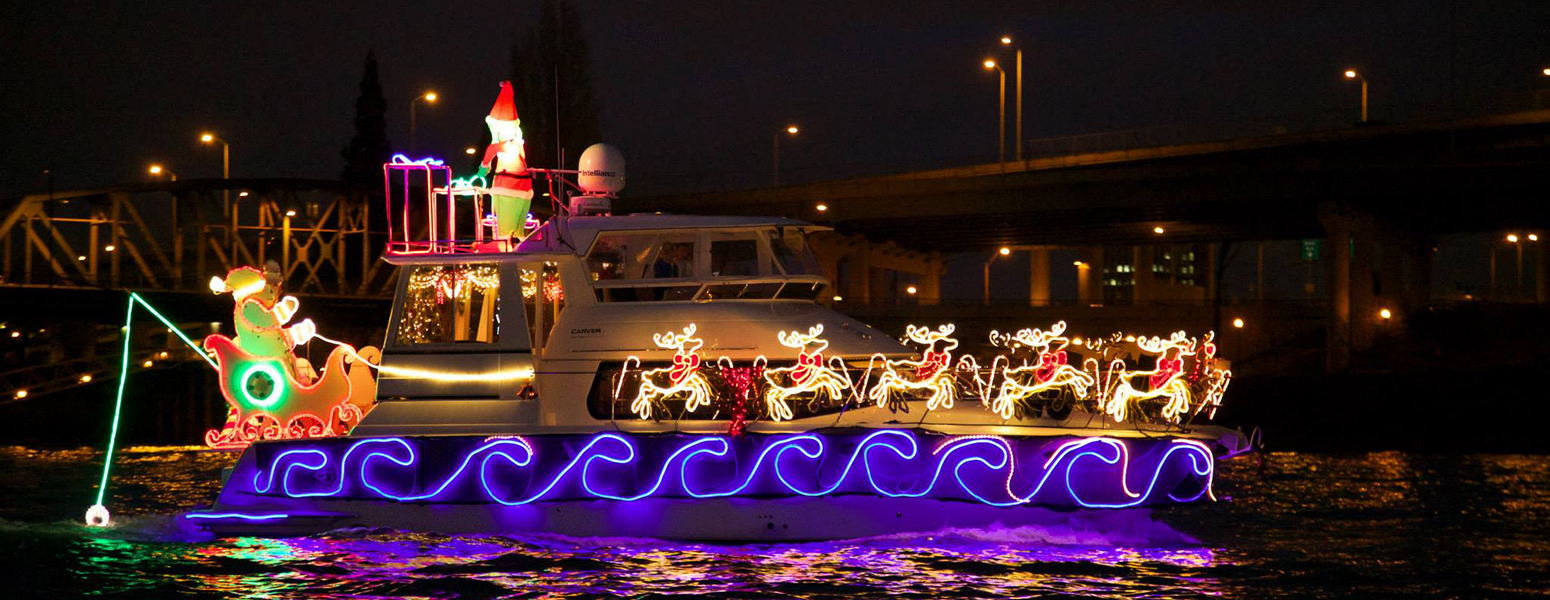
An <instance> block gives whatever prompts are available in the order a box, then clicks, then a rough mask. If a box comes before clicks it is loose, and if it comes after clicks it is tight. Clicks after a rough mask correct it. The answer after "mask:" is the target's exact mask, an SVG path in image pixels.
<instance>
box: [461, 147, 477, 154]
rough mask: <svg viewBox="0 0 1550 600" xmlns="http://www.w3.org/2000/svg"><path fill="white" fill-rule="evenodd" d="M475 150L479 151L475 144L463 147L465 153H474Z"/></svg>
mask: <svg viewBox="0 0 1550 600" xmlns="http://www.w3.org/2000/svg"><path fill="white" fill-rule="evenodd" d="M475 152H478V150H475V149H474V147H473V146H469V147H467V148H464V149H463V154H473V153H475Z"/></svg>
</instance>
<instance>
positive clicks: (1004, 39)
mask: <svg viewBox="0 0 1550 600" xmlns="http://www.w3.org/2000/svg"><path fill="white" fill-rule="evenodd" d="M1001 45H1002V46H1011V45H1012V36H1009V35H1003V36H1001ZM1015 50H1016V51H1017V65H1016V68H1017V111H1016V112H1017V127H1016V130H1017V135H1015V136H1013V137H1012V139H1013V140H1015V142H1016V144H1017V145H1016V146H1014V147H1013V152H1015V153H1016V154H1015V156H1016V157H1017V160H1019V161H1021V160H1022V159H1023V49H1022V47H1021V46H1018V47H1016V48H1015Z"/></svg>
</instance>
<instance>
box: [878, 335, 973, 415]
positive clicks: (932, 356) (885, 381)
mask: <svg viewBox="0 0 1550 600" xmlns="http://www.w3.org/2000/svg"><path fill="white" fill-rule="evenodd" d="M953 329H954V326H953V325H942V326H940V327H938V328H937V329H936V330H935V331H932V330H931V328H929V327H916V326H914V325H909V326H908V327H907V328H906V329H905V339H907V340H909V341H911V342H915V343H917V344H922V345H924V346H925V347H926V348H925V350H924V351H922V353H921V357H920V360H909V359H904V360H888V359H887V358H884V357H883V355H881V354H874V355H872V360H871V361H870V362H869V363H868V365H867V371H868V372H871V371H872V369H873V366H874V365H877V366H878V367H877V368H879V369H881V371H882V375H881V376H880V377H878V380H877V383H876V384H874V385H873V386H872V387H871V389H869V390H867V398H868V399H870V400H871V401H873V402H876V403H877V405H878V406H880V407H882V406H887V405H888V399H889V398H890V397H891V396H892V395H893V394H895V393H899V394H909V395H914V394H916V393H923V392H925V391H930V392H931V397H930V398H928V399H927V400H926V410H936V409H937V408H952V407H953V401H954V400H955V399H956V398H957V391H956V389H955V385H954V383H955V382H954V377H953V371H952V369H950V368H949V365H951V364H952V360H953V350H955V349H957V348H958V340H956V339H953V338H952V337H949V336H951V335H952V334H953Z"/></svg>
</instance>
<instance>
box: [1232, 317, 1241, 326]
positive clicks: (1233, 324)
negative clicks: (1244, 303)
mask: <svg viewBox="0 0 1550 600" xmlns="http://www.w3.org/2000/svg"><path fill="white" fill-rule="evenodd" d="M1232 326H1233V328H1234V329H1243V318H1242V317H1239V318H1236V319H1233V320H1232Z"/></svg>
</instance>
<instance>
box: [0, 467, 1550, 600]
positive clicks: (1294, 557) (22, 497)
mask: <svg viewBox="0 0 1550 600" xmlns="http://www.w3.org/2000/svg"><path fill="white" fill-rule="evenodd" d="M231 458H232V457H231V455H226V454H214V453H208V452H200V451H193V450H189V449H168V450H153V449H139V451H138V452H131V453H126V458H125V461H124V463H123V464H122V465H120V468H121V471H120V474H121V475H122V479H121V480H117V479H116V480H115V484H114V485H115V491H114V496H115V498H118V500H117V502H118V503H119V504H120V505H121V506H124V507H125V508H123V509H118V510H117V511H116V512H122V513H123V514H125V516H123V517H122V518H121V519H120V522H121V525H120V526H119V527H116V528H113V529H109V530H89V529H86V528H84V527H82V526H80V525H78V524H75V523H73V522H69V521H67V520H73V519H78V515H77V514H76V513H78V510H76V508H77V507H74V506H69V505H70V504H71V503H72V502H78V500H77V496H82V495H84V494H85V492H88V491H90V490H89V488H90V485H91V481H90V480H91V479H92V471H93V469H95V468H96V466H97V465H98V464H99V463H97V462H96V461H97V460H100V455H98V454H96V453H93V452H90V451H58V452H39V451H31V450H26V449H0V465H3V466H6V467H9V468H12V469H14V470H15V471H14V472H15V475H14V476H13V477H12V478H11V479H13V480H15V481H13V483H11V484H9V485H11V486H13V489H14V490H16V491H17V493H16V494H12V493H11V491H12V490H7V493H6V495H3V496H0V498H4V500H0V502H3V506H0V511H3V512H0V514H3V515H4V517H3V519H0V577H4V578H5V579H6V580H8V581H29V582H35V583H34V584H33V585H34V588H35V589H34V590H33V591H34V593H38V594H42V595H51V596H56V597H64V596H75V595H79V594H81V593H83V592H88V591H89V592H94V593H100V594H106V595H122V596H126V597H191V598H226V597H233V596H242V597H257V598H270V597H272V598H282V597H285V598H289V597H303V596H305V597H316V596H324V597H335V598H386V597H506V596H510V597H640V596H655V595H675V596H690V597H694V596H713V597H750V596H756V597H771V596H774V597H795V598H842V597H844V598H851V597H881V596H888V597H893V598H941V597H997V598H1004V597H1029V596H1041V595H1053V594H1061V595H1082V596H1089V597H1098V598H1133V597H1145V598H1196V597H1208V596H1219V597H1256V598H1265V597H1351V596H1373V597H1394V596H1433V595H1443V596H1457V597H1500V596H1507V595H1514V594H1530V593H1540V592H1542V591H1543V590H1545V589H1547V587H1550V576H1547V575H1546V573H1550V543H1547V542H1546V540H1547V539H1550V459H1547V458H1545V457H1525V456H1425V455H1410V454H1401V453H1375V454H1350V455H1314V454H1275V455H1273V456H1271V457H1270V461H1269V462H1268V464H1267V465H1266V466H1265V468H1264V473H1263V474H1260V473H1259V472H1258V469H1257V468H1256V465H1255V463H1254V462H1252V461H1229V462H1227V463H1224V464H1223V465H1222V467H1223V470H1222V472H1221V476H1220V478H1219V481H1220V482H1221V485H1222V488H1221V489H1220V490H1219V492H1220V494H1219V495H1221V496H1222V497H1224V498H1225V497H1229V496H1230V497H1232V498H1233V500H1232V501H1223V502H1219V503H1215V504H1200V505H1190V506H1184V507H1179V508H1178V509H1173V510H1167V511H1161V512H1157V513H1148V512H1144V511H1108V512H1099V513H1074V514H1072V515H1071V517H1070V518H1069V519H1068V520H1066V521H1064V522H1059V523H1052V524H1049V525H1047V526H1044V527H1039V528H1017V529H989V530H964V531H951V530H950V531H941V532H937V533H935V534H932V535H927V536H919V535H912V536H890V537H884V538H875V539H866V540H851V541H845V542H831V543H812V544H778V545H771V544H756V545H710V544H688V543H669V542H662V541H654V540H635V539H596V538H593V539H569V538H562V537H554V536H544V535H499V536H494V535H492V536H470V535H436V534H413V533H403V532H394V531H381V530H345V531H336V532H332V533H329V534H324V535H318V536H311V537H304V538H291V539H260V538H237V539H227V540H213V539H208V537H193V536H191V534H190V533H189V532H188V531H187V530H184V529H181V528H179V527H177V526H175V521H174V520H173V519H171V518H170V517H169V516H168V515H170V514H171V513H173V512H175V511H176V510H178V509H179V508H180V507H186V506H188V505H190V504H193V503H197V502H202V501H208V499H209V498H210V497H213V495H214V493H215V491H216V484H215V483H213V482H214V481H216V480H218V474H219V471H220V468H221V467H223V466H224V465H225V464H228V463H229V461H230V460H231ZM49 479H52V481H51V482H50V483H52V484H57V485H48V484H44V483H42V482H43V481H46V480H49ZM28 480H36V481H34V482H29V481H28ZM78 481H84V482H86V485H85V486H84V487H85V488H87V489H84V490H82V491H81V492H76V491H60V490H59V489H56V487H57V486H59V485H64V484H71V485H73V484H74V483H75V482H78ZM18 482H19V483H18ZM50 493H52V494H53V496H49V495H48V494H50ZM56 506H66V507H67V508H70V509H71V510H69V511H68V513H69V514H68V516H65V517H55V516H54V515H55V514H56V512H58V510H59V509H57V508H53V507H56ZM130 506H136V507H152V508H150V509H146V508H140V509H139V510H132V509H130V508H129V507H130ZM136 513H138V515H137V514H136ZM16 515H32V517H30V518H17V517H16Z"/></svg>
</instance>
